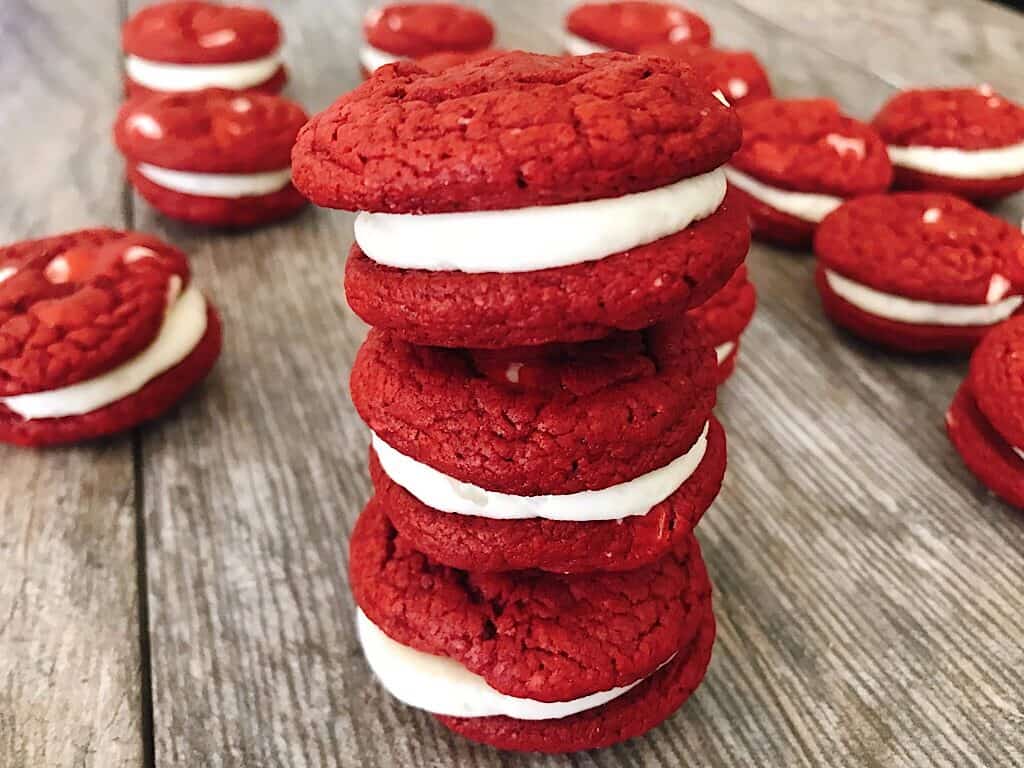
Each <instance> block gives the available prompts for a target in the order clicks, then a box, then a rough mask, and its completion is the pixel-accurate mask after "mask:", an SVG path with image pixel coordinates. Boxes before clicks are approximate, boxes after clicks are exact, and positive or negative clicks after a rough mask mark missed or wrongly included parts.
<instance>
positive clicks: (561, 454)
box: [351, 327, 717, 496]
mask: <svg viewBox="0 0 1024 768" xmlns="http://www.w3.org/2000/svg"><path fill="white" fill-rule="evenodd" d="M698 343H700V344H704V343H706V342H703V341H694V340H693V333H692V329H686V328H683V327H677V328H673V329H672V331H671V333H669V332H665V331H663V330H662V329H658V328H655V329H653V330H648V331H644V332H633V333H619V334H615V335H613V336H612V337H610V338H608V339H605V340H602V341H596V342H586V343H583V344H577V345H558V344H555V345H548V346H546V347H542V348H529V349H519V350H516V349H511V350H501V351H479V352H475V353H472V352H467V351H464V350H456V349H441V348H433V347H420V346H414V345H411V344H408V343H406V342H403V341H400V340H399V339H397V338H396V337H394V336H393V335H391V334H390V333H388V332H385V331H380V330H372V331H370V334H369V336H368V337H367V339H366V342H365V343H364V344H363V346H362V348H361V349H360V350H359V354H358V355H357V356H356V361H355V365H354V367H353V369H352V378H351V390H352V400H353V402H354V403H355V406H356V409H357V410H358V411H359V413H360V415H361V416H362V417H363V420H364V421H366V423H367V424H368V425H369V426H370V429H372V430H373V431H374V432H376V433H377V435H379V436H380V437H381V438H382V439H383V440H384V442H386V443H387V444H388V445H390V446H391V447H392V448H395V449H396V450H398V451H399V452H401V453H403V454H405V455H406V456H410V457H412V458H414V459H416V460H417V461H419V462H421V463H424V464H428V465H429V466H431V467H434V468H435V469H437V470H439V471H441V472H443V473H445V474H447V475H449V476H451V477H455V478H457V479H459V480H462V481H465V482H469V483H473V484H475V485H478V486H480V487H482V488H486V489H487V490H491V491H500V492H503V493H512V494H518V495H525V496H531V495H538V494H552V493H575V492H577V491H583V490H596V489H600V488H606V487H608V486H611V485H615V484H618V483H622V482H625V481H627V480H632V479H634V478H636V477H638V476H639V475H642V474H645V473H647V472H650V471H652V470H654V469H657V468H659V467H663V466H665V465H666V464H668V463H669V462H671V461H672V460H674V459H676V458H678V457H679V456H681V455H683V454H684V453H685V452H686V451H688V450H689V449H690V447H691V446H693V444H694V442H696V440H697V437H698V436H699V435H700V432H701V430H702V429H703V428H704V424H705V423H706V422H707V421H708V418H709V416H710V413H711V409H712V408H713V407H714V403H715V374H716V369H717V367H716V365H715V356H714V354H713V353H712V352H711V350H710V348H707V347H694V346H692V345H693V344H698Z"/></svg>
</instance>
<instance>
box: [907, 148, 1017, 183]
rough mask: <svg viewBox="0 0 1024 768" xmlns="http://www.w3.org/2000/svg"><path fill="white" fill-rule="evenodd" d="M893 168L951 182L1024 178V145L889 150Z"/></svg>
mask: <svg viewBox="0 0 1024 768" xmlns="http://www.w3.org/2000/svg"><path fill="white" fill-rule="evenodd" d="M889 159H890V160H892V163H893V165H898V166H900V167H901V168H910V169H911V170H914V171H920V172H922V173H931V174H934V175H936V176H948V177H950V178H953V179H1005V178H1008V177H1010V176H1020V175H1021V174H1024V142H1022V143H1020V144H1013V145H1011V146H1008V147H999V148H998V149H973V150H968V149H956V148H955V147H924V146H911V147H893V146H891V147H889Z"/></svg>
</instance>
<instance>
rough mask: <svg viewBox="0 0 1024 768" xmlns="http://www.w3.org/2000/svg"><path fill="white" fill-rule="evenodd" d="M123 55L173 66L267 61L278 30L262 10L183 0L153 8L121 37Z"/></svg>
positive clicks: (129, 23) (135, 19)
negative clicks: (265, 59)
mask: <svg viewBox="0 0 1024 768" xmlns="http://www.w3.org/2000/svg"><path fill="white" fill-rule="evenodd" d="M121 42H122V45H123V46H124V50H125V53H128V54H131V55H133V56H138V57H139V58H142V59H149V60H150V61H163V62H168V63H175V64H228V63H233V62H239V61H249V60H251V59H259V58H263V57H264V56H269V55H270V54H271V53H273V52H274V51H275V50H277V48H278V47H279V46H280V45H281V28H280V27H279V26H278V23H277V21H276V20H275V19H274V17H273V16H271V15H270V14H269V13H267V12H266V11H264V10H261V9H259V8H247V7H241V6H232V5H220V4H218V3H206V2H197V1H196V0H181V1H178V2H169V3H157V4H156V5H151V6H149V7H147V8H143V9H142V10H141V11H139V12H138V13H136V14H135V15H134V16H132V17H131V18H130V19H129V20H128V21H127V22H125V25H124V28H123V29H122V31H121Z"/></svg>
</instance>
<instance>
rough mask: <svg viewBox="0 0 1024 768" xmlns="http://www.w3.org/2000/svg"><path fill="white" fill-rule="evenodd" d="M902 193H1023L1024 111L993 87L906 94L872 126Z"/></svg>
mask: <svg viewBox="0 0 1024 768" xmlns="http://www.w3.org/2000/svg"><path fill="white" fill-rule="evenodd" d="M873 125H874V127H875V128H876V129H877V130H878V132H879V134H880V135H881V136H882V139H883V140H884V141H885V143H886V144H888V145H889V157H890V158H891V159H892V163H893V167H894V169H895V185H896V187H897V188H901V189H925V190H935V191H941V192H950V193H952V194H955V195H959V196H960V197H964V198H967V199H968V200H991V199H996V198H1000V197H1005V196H1007V195H1011V194H1013V193H1014V192H1018V191H1020V190H1021V189H1024V109H1022V108H1021V107H1020V106H1018V105H1017V104H1015V103H1013V102H1012V101H1010V100H1009V99H1007V98H1005V97H1003V96H1000V95H999V94H997V93H996V92H995V91H993V90H992V88H991V87H990V86H987V85H982V86H979V87H977V88H931V89H921V90H911V91H903V92H902V93H898V94H896V95H895V96H893V97H892V98H891V99H890V100H889V101H888V102H887V103H886V104H885V106H883V107H882V109H881V111H880V112H879V113H878V115H876V116H875V119H874V121H873Z"/></svg>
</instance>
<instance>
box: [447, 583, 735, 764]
mask: <svg viewBox="0 0 1024 768" xmlns="http://www.w3.org/2000/svg"><path fill="white" fill-rule="evenodd" d="M714 643H715V617H714V614H713V613H712V611H711V597H710V595H709V596H708V600H707V607H706V609H705V617H704V619H703V620H702V625H701V629H700V632H699V633H698V635H697V637H696V638H695V639H694V641H693V642H692V643H691V644H690V646H689V647H688V648H685V649H683V650H681V651H680V652H679V654H678V655H677V656H676V657H675V659H673V660H672V662H670V663H669V664H667V665H666V666H664V667H662V668H661V669H660V670H658V671H657V672H655V673H654V674H653V675H651V677H649V678H648V679H647V680H645V681H644V682H642V683H641V684H640V685H638V686H636V687H635V688H633V689H632V690H630V691H629V692H628V693H626V694H625V695H623V696H620V697H619V698H617V699H613V700H612V701H610V702H608V703H607V704H605V705H604V706H602V707H597V708H596V709H590V710H587V711H585V712H580V713H579V714H576V715H572V716H571V717H565V718H562V719H559V720H515V719H513V718H511V717H472V718H470V717H446V716H441V715H437V716H436V717H437V719H438V720H439V721H440V722H441V724H442V725H444V726H446V727H448V728H450V729H451V730H452V731H454V732H455V733H457V734H459V735H460V736H465V737H466V738H467V739H472V740H473V741H478V742H482V743H484V744H490V745H491V746H493V747H497V748H498V749H508V750H515V751H517V752H547V753H560V752H577V751H580V750H584V749H598V748H600V747H608V746H611V745H612V744H617V743H618V742H620V741H626V740H627V739H631V738H633V737H634V736H640V735H641V734H644V733H646V732H647V731H649V730H651V729H652V728H654V727H655V726H656V725H659V724H660V723H661V722H663V721H664V720H665V719H667V718H668V717H669V716H670V715H671V714H672V713H673V712H675V711H676V710H677V709H679V707H681V706H682V705H683V703H684V702H685V701H686V700H687V699H688V698H690V696H691V695H692V694H693V692H694V691H696V690H697V688H698V686H700V684H701V681H702V680H703V679H704V674H705V672H706V671H707V668H708V664H709V663H710V661H711V650H712V647H713V646H714Z"/></svg>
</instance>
